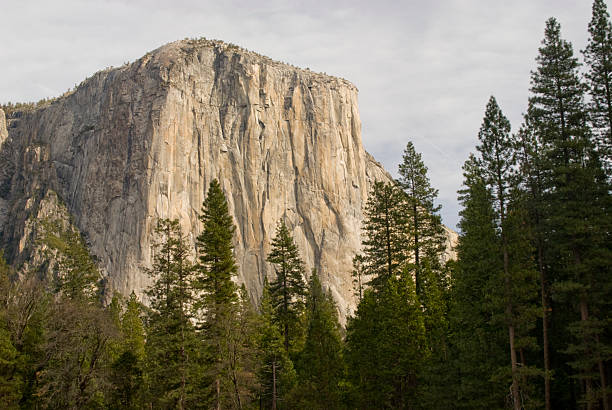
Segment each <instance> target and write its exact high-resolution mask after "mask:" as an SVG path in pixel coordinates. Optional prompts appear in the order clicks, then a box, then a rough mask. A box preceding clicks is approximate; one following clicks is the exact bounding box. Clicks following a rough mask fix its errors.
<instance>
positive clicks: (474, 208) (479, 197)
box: [449, 155, 508, 409]
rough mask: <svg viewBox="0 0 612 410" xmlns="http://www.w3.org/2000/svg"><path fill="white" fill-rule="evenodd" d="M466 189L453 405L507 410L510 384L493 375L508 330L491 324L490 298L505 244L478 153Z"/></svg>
mask: <svg viewBox="0 0 612 410" xmlns="http://www.w3.org/2000/svg"><path fill="white" fill-rule="evenodd" d="M463 170H464V174H463V175H464V182H463V185H464V188H463V189H462V190H461V191H459V193H460V196H459V201H460V202H461V205H462V210H461V212H460V217H461V219H460V222H459V228H460V232H461V235H460V236H459V243H458V245H457V258H458V260H457V264H456V268H455V270H454V271H453V273H452V278H453V279H452V287H451V306H450V314H449V326H450V332H451V349H452V353H451V357H452V369H453V374H455V375H456V376H455V377H454V378H453V380H454V383H453V385H452V386H453V388H452V390H453V391H454V392H455V395H456V397H457V401H456V403H455V406H456V407H457V408H462V409H490V408H503V407H504V406H505V396H506V394H507V392H508V389H507V384H506V383H505V381H503V380H500V379H499V378H494V377H493V376H494V374H495V373H496V371H497V369H499V368H500V367H502V366H503V365H504V364H505V363H507V360H506V357H507V353H506V349H505V348H504V347H505V346H507V345H508V343H507V340H508V339H507V331H506V332H504V329H503V328H502V327H499V326H495V325H493V324H492V316H493V315H492V310H493V307H492V306H491V301H490V299H489V297H488V295H490V293H491V288H492V285H493V283H494V276H495V272H499V271H501V270H503V261H502V259H501V258H499V256H498V255H499V253H500V249H501V244H500V240H499V237H498V235H497V232H496V225H495V213H494V210H493V196H492V194H491V192H490V189H489V187H487V184H486V183H485V178H484V175H483V171H482V169H481V167H480V165H479V163H478V160H477V159H476V157H475V156H473V155H470V158H469V159H468V160H467V161H466V162H465V164H464V166H463Z"/></svg>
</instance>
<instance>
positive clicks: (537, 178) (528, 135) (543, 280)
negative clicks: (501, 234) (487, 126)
mask: <svg viewBox="0 0 612 410" xmlns="http://www.w3.org/2000/svg"><path fill="white" fill-rule="evenodd" d="M535 121H536V119H535V118H534V116H533V107H532V106H529V108H528V110H527V113H526V114H525V121H524V123H523V125H522V127H521V129H520V130H519V132H518V133H517V138H516V141H515V144H516V148H515V151H516V157H517V162H518V169H519V175H520V186H521V189H522V190H523V191H524V192H525V199H524V205H525V211H526V212H527V214H528V218H529V227H530V230H531V232H532V237H533V246H534V248H535V258H536V261H537V269H538V273H539V275H540V300H541V302H540V304H541V318H542V356H543V362H542V364H543V370H544V406H545V409H546V410H550V409H551V375H552V373H551V370H552V369H551V355H550V332H549V328H550V312H549V310H551V309H550V304H551V301H550V283H549V280H548V270H549V269H548V263H547V261H546V255H547V246H546V236H547V226H546V222H545V221H546V215H547V213H548V212H550V210H549V209H547V206H548V204H547V202H546V201H545V200H544V196H543V195H544V190H545V187H546V178H547V171H546V169H545V168H544V162H545V158H544V157H543V152H542V143H541V141H540V138H539V136H538V133H537V132H536V129H537V125H536V124H535Z"/></svg>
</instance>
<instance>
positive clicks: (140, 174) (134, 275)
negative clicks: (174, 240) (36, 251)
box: [0, 40, 390, 315]
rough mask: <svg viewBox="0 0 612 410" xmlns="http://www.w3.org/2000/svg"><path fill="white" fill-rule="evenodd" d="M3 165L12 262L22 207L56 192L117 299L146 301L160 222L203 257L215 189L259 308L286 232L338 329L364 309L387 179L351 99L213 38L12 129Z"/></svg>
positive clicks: (104, 80) (103, 80)
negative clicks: (374, 189) (365, 237)
mask: <svg viewBox="0 0 612 410" xmlns="http://www.w3.org/2000/svg"><path fill="white" fill-rule="evenodd" d="M2 117H3V116H2V115H0V119H1V118H2ZM0 124H1V123H0ZM1 129H2V127H1V125H0V136H1V135H3V134H2V133H1V132H2V131H1ZM0 138H1V137H0ZM0 141H1V140H0ZM0 158H1V159H3V160H4V161H3V162H1V163H0V198H1V199H0V200H1V201H3V202H2V203H0V207H2V206H3V207H4V209H5V212H4V213H5V215H6V216H5V217H4V221H2V220H0V222H4V223H3V224H2V225H1V226H0V235H2V238H1V239H2V242H3V245H4V246H5V247H7V248H8V250H9V255H10V257H11V258H13V260H17V261H18V260H19V259H20V258H21V257H22V256H21V253H20V250H19V247H18V246H17V245H16V244H18V243H19V240H20V238H22V237H23V235H24V227H25V225H24V223H25V221H26V220H27V217H28V215H27V211H25V209H26V207H25V205H26V201H27V200H28V198H33V197H34V198H37V197H39V198H42V197H44V195H45V192H47V190H50V189H52V190H53V191H55V192H57V193H58V195H59V196H60V198H62V200H63V201H65V203H66V206H67V207H68V210H69V211H70V213H71V214H72V216H73V218H74V222H75V224H76V226H78V228H79V229H80V230H81V231H82V232H83V233H84V235H85V236H86V238H87V240H88V243H89V244H90V247H91V251H92V253H93V254H94V255H96V256H97V257H98V259H99V260H100V263H101V267H102V270H103V272H104V274H105V275H106V276H107V281H108V283H109V285H110V286H111V288H112V289H115V290H118V291H120V292H122V293H124V294H127V293H129V292H130V291H131V290H136V291H137V293H140V294H142V291H143V289H144V288H145V287H146V286H147V285H148V284H149V279H148V278H147V277H146V276H145V275H143V273H142V267H143V266H148V265H149V264H150V263H151V233H152V231H153V228H154V225H155V221H156V219H157V218H159V217H163V218H179V220H180V223H181V226H182V228H183V229H184V231H185V232H189V240H190V241H191V243H192V245H193V246H194V249H195V243H194V240H195V237H196V236H197V235H198V233H199V232H200V229H201V227H200V223H199V221H198V214H199V212H200V207H201V204H202V201H203V199H204V196H205V194H206V190H207V187H208V184H209V182H210V181H211V180H212V179H213V178H217V179H219V181H220V183H221V186H222V187H223V189H224V191H225V193H226V195H227V197H228V201H229V207H230V211H231V213H232V215H233V216H234V219H235V222H236V226H237V230H236V236H235V245H236V247H235V254H236V257H237V260H238V263H239V265H240V276H239V281H241V282H243V283H245V284H246V285H247V288H248V289H249V290H250V291H251V293H252V295H253V297H255V298H256V297H258V295H259V294H260V292H261V288H262V284H263V280H264V277H266V276H270V275H273V270H272V269H271V267H270V266H269V264H267V263H266V261H265V258H266V255H267V253H268V252H269V250H270V241H271V238H272V236H273V235H274V231H275V227H276V224H277V222H278V221H279V220H280V219H281V218H284V219H285V221H286V223H287V225H288V226H289V228H290V230H291V231H292V234H293V235H294V238H295V240H296V242H297V244H298V246H299V248H300V251H301V254H302V257H303V259H304V261H305V263H306V266H307V268H308V270H309V271H310V269H311V268H315V269H317V270H318V271H319V272H320V273H321V276H322V281H323V283H324V285H326V286H328V287H329V288H330V289H331V291H332V292H333V294H334V296H335V298H336V301H337V302H338V305H339V308H340V311H341V314H342V315H344V314H345V313H346V312H347V310H349V309H351V308H352V307H353V305H354V301H353V297H352V285H351V278H350V270H351V264H352V263H351V260H352V257H353V255H354V254H355V253H356V252H357V250H358V249H359V248H360V241H361V238H360V226H361V221H362V219H363V208H364V205H365V202H366V199H367V194H368V191H369V189H370V186H371V184H372V183H373V182H374V181H375V180H389V179H390V176H389V175H388V174H387V172H386V171H385V170H384V169H383V168H382V166H381V165H380V164H378V163H377V162H376V161H374V159H373V158H372V157H371V156H370V155H369V154H367V153H366V152H365V150H364V148H363V146H362V142H361V123H360V119H359V111H358V105H357V89H356V88H355V86H353V85H352V84H351V83H349V82H348V81H346V80H343V79H339V78H334V77H329V76H326V75H322V74H317V73H314V72H311V71H308V70H301V69H297V68H295V67H292V66H289V65H286V64H281V63H278V62H274V61H272V60H270V59H268V58H266V57H262V56H260V55H257V54H254V53H251V52H248V51H245V50H242V49H239V48H237V47H235V46H232V45H228V44H225V43H222V42H211V41H205V40H198V41H195V40H194V41H187V40H185V41H179V42H175V43H171V44H168V45H165V46H163V47H161V48H159V49H157V50H155V51H153V52H151V53H149V54H147V55H145V56H144V57H143V58H141V59H140V60H138V61H136V62H134V63H132V64H129V65H125V66H123V67H120V68H115V69H110V70H106V71H102V72H99V73H97V74H95V75H94V76H93V77H91V78H89V79H88V80H86V81H84V82H83V83H82V84H81V85H80V86H79V87H78V88H77V89H76V90H75V91H74V92H73V93H71V94H70V95H66V96H64V97H62V98H59V99H58V100H56V101H55V102H53V103H52V104H51V105H50V106H48V107H45V108H41V109H38V110H35V111H33V112H29V113H23V115H21V117H18V116H15V117H14V118H11V119H10V120H9V133H8V138H7V139H6V141H5V142H4V144H2V146H1V147H0ZM2 187H4V189H3V188H2ZM2 204H4V205H2ZM7 221H10V223H8V222H7Z"/></svg>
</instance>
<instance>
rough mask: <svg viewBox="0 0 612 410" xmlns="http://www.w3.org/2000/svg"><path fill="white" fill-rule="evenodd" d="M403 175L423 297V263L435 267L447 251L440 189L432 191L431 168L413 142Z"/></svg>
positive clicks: (418, 285)
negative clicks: (445, 248) (428, 174)
mask: <svg viewBox="0 0 612 410" xmlns="http://www.w3.org/2000/svg"><path fill="white" fill-rule="evenodd" d="M399 174H400V179H399V183H400V186H401V187H402V189H403V190H404V191H405V192H406V194H407V198H406V212H407V217H408V221H409V223H410V226H409V229H410V235H409V237H410V246H409V247H408V249H409V251H410V253H411V256H412V257H413V259H414V277H415V283H416V292H417V295H420V294H421V288H422V284H421V275H422V269H423V260H424V259H428V261H427V262H426V263H427V264H429V267H430V268H433V265H435V264H437V262H438V261H439V260H440V254H441V253H442V251H443V250H444V229H443V227H442V221H441V219H440V215H439V214H438V213H439V212H440V208H441V206H440V205H437V206H436V205H435V204H434V202H435V200H436V198H437V196H438V190H437V189H434V188H432V186H431V183H430V182H429V177H428V176H427V167H426V166H425V164H424V163H423V160H422V158H421V154H420V153H417V152H416V150H415V149H414V145H413V144H412V142H408V144H407V145H406V149H405V150H404V156H403V162H402V163H401V164H400V166H399Z"/></svg>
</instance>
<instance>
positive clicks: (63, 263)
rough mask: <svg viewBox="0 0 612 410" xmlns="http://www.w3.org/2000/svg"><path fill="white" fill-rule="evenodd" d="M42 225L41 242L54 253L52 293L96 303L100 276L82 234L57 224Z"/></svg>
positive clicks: (46, 222) (55, 222)
mask: <svg viewBox="0 0 612 410" xmlns="http://www.w3.org/2000/svg"><path fill="white" fill-rule="evenodd" d="M43 226H44V227H45V237H44V239H43V241H44V243H45V244H46V245H47V246H48V247H49V248H50V249H51V250H52V251H54V254H55V255H54V256H55V261H56V264H55V267H54V274H55V277H54V278H53V285H54V291H55V292H56V293H59V294H62V295H64V296H65V297H67V298H68V299H72V300H76V299H82V300H95V299H96V298H97V297H98V296H99V293H100V292H99V289H98V285H99V281H100V279H101V276H100V272H99V270H98V267H97V265H96V263H95V261H94V259H93V258H92V257H91V255H90V254H89V250H88V248H87V244H86V243H85V241H84V240H83V237H82V236H81V234H80V233H79V232H78V231H76V230H75V229H73V228H71V227H68V228H63V227H62V225H61V223H60V222H59V221H44V222H43Z"/></svg>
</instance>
